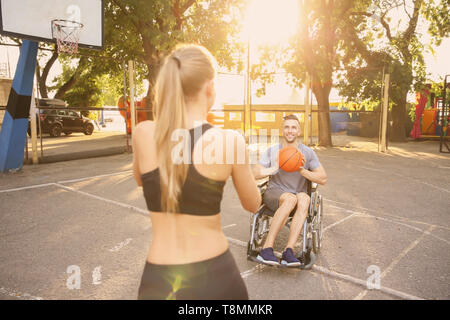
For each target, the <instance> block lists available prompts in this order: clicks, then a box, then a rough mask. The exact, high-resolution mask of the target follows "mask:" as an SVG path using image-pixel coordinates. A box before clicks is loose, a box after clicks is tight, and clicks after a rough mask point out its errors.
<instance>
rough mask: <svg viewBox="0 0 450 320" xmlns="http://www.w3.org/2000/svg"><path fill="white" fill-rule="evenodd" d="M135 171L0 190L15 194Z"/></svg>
mask: <svg viewBox="0 0 450 320" xmlns="http://www.w3.org/2000/svg"><path fill="white" fill-rule="evenodd" d="M132 171H133V170H126V171H120V172H115V173H108V174H102V175H98V176H92V177H85V178H79V179H73V180H63V181H57V182H49V183H43V184H35V185H31V186H24V187H17V188H12V189H6V190H0V193H4V192H13V191H21V190H27V189H34V188H42V187H48V186H52V185H55V183H70V182H78V181H83V180H89V179H95V178H101V177H108V176H114V175H119V174H125V173H129V172H132Z"/></svg>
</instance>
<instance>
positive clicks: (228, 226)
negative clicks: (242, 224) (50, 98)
mask: <svg viewBox="0 0 450 320" xmlns="http://www.w3.org/2000/svg"><path fill="white" fill-rule="evenodd" d="M234 226H237V224H236V223H233V224H229V225H227V226H225V227H222V229H227V228H231V227H234Z"/></svg>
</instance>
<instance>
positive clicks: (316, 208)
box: [247, 179, 323, 269]
mask: <svg viewBox="0 0 450 320" xmlns="http://www.w3.org/2000/svg"><path fill="white" fill-rule="evenodd" d="M268 183H269V180H268V179H267V180H266V181H264V182H262V183H260V184H259V185H258V188H259V190H260V192H261V196H264V192H265V191H266V189H267V185H268ZM307 194H308V195H309V196H310V203H309V210H308V215H307V217H306V219H305V222H304V224H303V230H302V232H301V233H300V236H301V237H300V238H301V239H303V244H302V251H301V253H300V255H299V256H297V259H299V260H300V263H301V265H300V266H299V268H301V269H311V268H312V266H313V265H314V262H315V259H316V255H317V254H319V252H320V249H321V246H322V216H323V200H322V196H321V195H320V194H319V192H318V191H317V183H313V182H311V181H309V180H307ZM296 209H297V206H295V208H294V209H293V210H292V211H291V213H290V214H289V218H288V220H287V222H286V225H285V226H286V227H290V225H291V222H292V218H293V215H294V213H295V210H296ZM274 214H275V212H274V211H272V210H270V209H269V208H268V207H267V206H266V205H265V204H264V203H263V204H262V205H261V207H260V208H259V209H258V211H257V212H256V213H255V214H253V215H252V216H251V218H250V219H251V221H250V240H249V241H248V243H247V259H248V260H250V261H255V262H258V263H260V261H258V260H257V259H256V257H257V256H258V254H259V251H260V250H261V249H262V246H263V245H264V242H265V241H266V238H267V234H268V233H269V227H270V221H271V219H272V217H273V215H274Z"/></svg>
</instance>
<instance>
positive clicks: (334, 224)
mask: <svg viewBox="0 0 450 320" xmlns="http://www.w3.org/2000/svg"><path fill="white" fill-rule="evenodd" d="M357 215H361V212H355V213H352V214H351V215H349V216H346V217H345V218H343V219H341V220H339V221H336V222H335V223H333V224H330V225H329V226H327V227H325V228H323V230H322V232H325V231H327V230H328V229H330V228H333V227H334V226H336V225H338V224H340V223H342V222H344V221H345V220H347V219H350V218H352V217H354V216H357Z"/></svg>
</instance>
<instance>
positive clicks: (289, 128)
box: [283, 119, 300, 143]
mask: <svg viewBox="0 0 450 320" xmlns="http://www.w3.org/2000/svg"><path fill="white" fill-rule="evenodd" d="M298 136H300V125H299V123H298V121H297V120H294V119H288V120H284V121H283V137H284V139H285V140H286V142H287V143H292V142H294V141H295V139H297V137H298Z"/></svg>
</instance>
